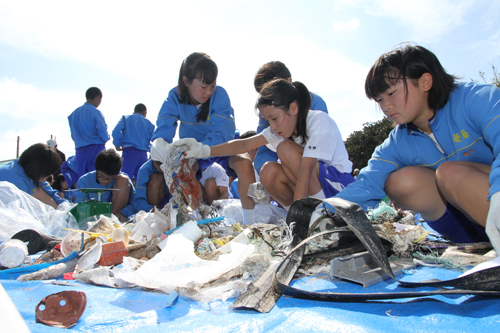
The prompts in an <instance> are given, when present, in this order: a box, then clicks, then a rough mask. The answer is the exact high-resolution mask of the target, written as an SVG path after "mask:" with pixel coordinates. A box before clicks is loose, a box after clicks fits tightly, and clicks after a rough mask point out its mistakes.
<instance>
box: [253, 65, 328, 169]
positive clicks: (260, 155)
mask: <svg viewBox="0 0 500 333" xmlns="http://www.w3.org/2000/svg"><path fill="white" fill-rule="evenodd" d="M278 78H279V79H285V80H288V81H290V82H292V74H291V73H290V71H289V70H288V67H286V66H285V64H284V63H282V62H281V61H270V62H268V63H266V64H264V65H262V66H261V67H260V68H259V71H258V72H257V74H256V75H255V79H254V87H255V91H257V93H260V90H261V89H262V87H263V86H264V84H266V83H267V82H269V81H271V80H274V79H278ZM310 109H311V110H316V111H324V112H326V113H328V108H327V107H326V103H325V101H324V100H323V98H321V97H320V96H318V95H316V94H311V106H310ZM268 126H269V124H268V122H267V121H265V120H264V119H261V118H259V125H258V126H257V134H259V133H261V132H262V131H263V130H264V129H265V128H266V127H268ZM277 160H278V155H277V154H276V152H274V151H272V150H271V149H269V148H268V147H267V146H262V147H259V149H257V155H255V158H254V161H253V163H254V167H255V170H256V171H257V173H258V174H260V169H262V166H263V165H264V163H266V162H268V161H274V162H276V161H277Z"/></svg>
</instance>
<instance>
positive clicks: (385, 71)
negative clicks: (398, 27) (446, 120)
mask: <svg viewBox="0 0 500 333" xmlns="http://www.w3.org/2000/svg"><path fill="white" fill-rule="evenodd" d="M425 73H430V74H431V75H432V87H431V89H430V90H429V98H428V101H427V103H428V105H429V108H431V109H432V110H434V111H437V110H439V109H441V108H442V107H443V106H444V105H445V104H446V103H447V102H448V97H449V95H450V92H451V91H452V90H453V89H454V88H455V86H456V84H455V80H456V79H457V78H456V77H455V76H453V75H451V74H448V73H447V72H446V71H445V69H444V68H443V66H441V63H440V62H439V60H438V58H437V57H436V55H435V54H434V53H432V52H431V51H429V50H427V49H426V48H424V47H422V46H418V45H412V44H404V45H401V46H399V47H397V48H395V49H394V50H392V51H390V52H387V53H384V54H382V55H381V56H380V57H379V58H378V59H377V61H376V62H375V64H374V65H373V66H372V68H371V69H370V71H369V72H368V75H367V76H366V81H365V93H366V96H367V97H368V98H369V99H376V98H377V97H378V96H379V95H380V94H382V93H384V92H385V91H386V90H387V89H389V87H390V86H391V85H393V84H396V83H397V81H398V80H403V84H404V86H405V91H406V98H408V85H407V82H406V79H407V78H408V79H410V80H418V79H419V78H420V77H421V76H422V75H423V74H425Z"/></svg>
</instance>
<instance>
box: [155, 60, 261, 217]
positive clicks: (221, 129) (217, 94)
mask: <svg viewBox="0 0 500 333" xmlns="http://www.w3.org/2000/svg"><path fill="white" fill-rule="evenodd" d="M217 74H218V69H217V65H216V64H215V62H214V61H213V60H212V59H211V58H210V57H209V56H208V55H206V54H205V53H199V52H196V53H192V54H191V55H189V56H188V57H187V58H186V59H185V60H184V61H183V62H182V65H181V68H180V71H179V80H178V85H177V87H174V88H173V89H172V90H170V92H169V94H168V97H167V99H166V100H165V102H164V103H163V105H162V107H161V109H160V112H159V114H158V119H157V121H156V130H155V134H154V135H153V140H154V139H156V138H163V139H164V140H165V141H167V142H168V143H172V140H173V138H174V136H175V132H176V130H177V127H179V138H181V139H182V138H194V139H196V140H197V141H199V142H201V143H203V144H206V145H208V146H214V145H217V144H221V143H223V142H226V141H229V140H231V139H233V138H234V133H235V123H234V111H233V108H232V107H231V102H230V100H229V96H228V95H227V93H226V91H225V90H224V88H222V87H220V86H217V85H216V80H217ZM216 161H217V162H218V163H219V164H221V166H222V167H223V168H224V169H225V170H226V171H227V172H228V173H229V175H230V176H232V177H234V178H236V177H238V178H239V179H240V182H239V192H240V193H247V192H248V187H249V186H250V184H251V183H253V182H255V175H254V172H253V165H252V161H251V159H250V157H249V156H248V154H240V155H235V156H230V157H229V156H228V157H224V158H220V159H217V160H216ZM242 180H243V181H242ZM241 203H242V207H243V218H244V222H245V223H248V224H252V223H253V220H254V207H255V204H254V202H253V200H252V198H250V197H248V196H246V195H245V196H242V198H241Z"/></svg>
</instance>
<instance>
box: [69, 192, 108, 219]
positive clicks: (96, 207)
mask: <svg viewBox="0 0 500 333" xmlns="http://www.w3.org/2000/svg"><path fill="white" fill-rule="evenodd" d="M109 190H110V189H100V188H81V189H78V191H80V192H82V193H83V197H84V198H86V197H87V193H97V196H98V199H97V200H95V199H90V200H86V201H83V202H79V203H78V204H77V205H76V206H75V207H73V208H72V209H71V210H70V213H71V214H73V216H74V217H75V219H76V222H78V225H79V226H80V222H82V221H83V220H85V219H87V218H89V217H91V216H95V215H106V216H109V217H111V213H112V210H113V207H112V205H111V202H102V201H101V195H102V193H104V192H106V191H109ZM84 200H85V199H84ZM80 228H81V226H80ZM84 229H85V228H84Z"/></svg>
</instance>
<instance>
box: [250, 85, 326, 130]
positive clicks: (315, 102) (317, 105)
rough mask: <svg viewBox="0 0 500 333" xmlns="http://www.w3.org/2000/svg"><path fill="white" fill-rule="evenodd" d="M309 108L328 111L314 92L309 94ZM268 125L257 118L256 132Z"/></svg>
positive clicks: (323, 102) (321, 99)
mask: <svg viewBox="0 0 500 333" xmlns="http://www.w3.org/2000/svg"><path fill="white" fill-rule="evenodd" d="M309 110H316V111H324V112H326V113H328V108H327V107H326V103H325V101H324V100H323V98H321V97H320V96H318V95H316V94H311V107H310V108H309ZM268 126H269V124H268V122H267V121H265V120H264V119H262V118H259V126H257V134H259V133H260V132H262V131H263V130H264V128H266V127H268Z"/></svg>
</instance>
